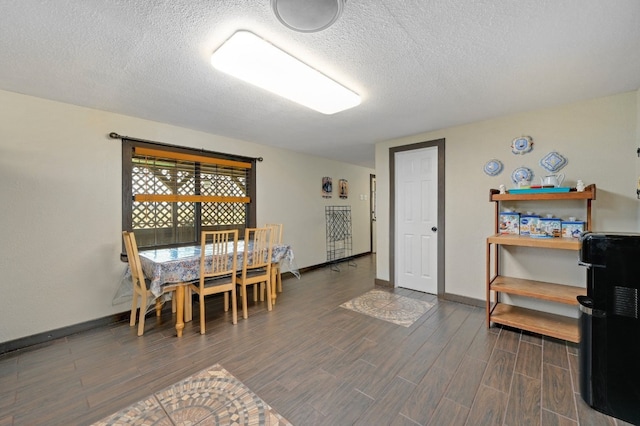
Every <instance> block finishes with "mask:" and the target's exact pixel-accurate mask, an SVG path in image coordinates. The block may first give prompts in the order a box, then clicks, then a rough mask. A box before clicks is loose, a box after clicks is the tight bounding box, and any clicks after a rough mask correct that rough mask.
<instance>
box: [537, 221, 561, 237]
mask: <svg viewBox="0 0 640 426" xmlns="http://www.w3.org/2000/svg"><path fill="white" fill-rule="evenodd" d="M539 223H540V234H541V235H543V236H546V237H560V236H562V219H559V218H555V217H541V218H540V220H539Z"/></svg>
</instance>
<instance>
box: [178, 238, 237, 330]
mask: <svg viewBox="0 0 640 426" xmlns="http://www.w3.org/2000/svg"><path fill="white" fill-rule="evenodd" d="M209 252H211V254H212V255H211V257H209ZM237 257H238V230H237V229H234V230H231V231H202V242H201V245H200V280H199V282H198V283H193V284H191V285H189V288H190V289H191V291H193V292H196V293H198V296H199V298H198V299H199V302H200V334H204V333H205V304H204V297H205V296H209V295H210V294H218V293H224V311H225V312H227V311H229V294H231V322H232V323H233V324H237V323H238V311H237V309H238V308H237V298H236V270H237V266H238V260H237Z"/></svg>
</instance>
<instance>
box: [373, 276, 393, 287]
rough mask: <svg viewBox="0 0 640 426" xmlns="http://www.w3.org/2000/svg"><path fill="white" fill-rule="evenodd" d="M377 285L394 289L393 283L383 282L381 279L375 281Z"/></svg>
mask: <svg viewBox="0 0 640 426" xmlns="http://www.w3.org/2000/svg"><path fill="white" fill-rule="evenodd" d="M374 284H375V285H378V286H380V287H387V288H393V284H391V281H389V280H381V279H380V278H376V279H375V281H374Z"/></svg>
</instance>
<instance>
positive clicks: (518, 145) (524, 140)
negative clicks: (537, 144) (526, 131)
mask: <svg viewBox="0 0 640 426" xmlns="http://www.w3.org/2000/svg"><path fill="white" fill-rule="evenodd" d="M532 149H533V139H531V136H520V137H519V138H515V139H514V140H513V141H511V152H513V153H514V154H526V153H527V152H531V150H532Z"/></svg>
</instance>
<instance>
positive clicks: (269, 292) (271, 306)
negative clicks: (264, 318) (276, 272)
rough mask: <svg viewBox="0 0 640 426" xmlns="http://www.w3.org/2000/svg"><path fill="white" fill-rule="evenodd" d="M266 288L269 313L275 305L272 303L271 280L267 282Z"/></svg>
mask: <svg viewBox="0 0 640 426" xmlns="http://www.w3.org/2000/svg"><path fill="white" fill-rule="evenodd" d="M265 286H266V287H267V311H270V310H272V309H273V303H272V302H271V280H270V279H268V280H267V281H265Z"/></svg>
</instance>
